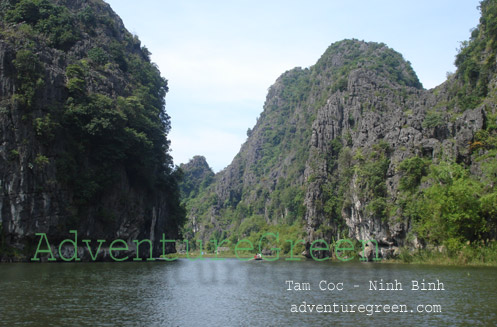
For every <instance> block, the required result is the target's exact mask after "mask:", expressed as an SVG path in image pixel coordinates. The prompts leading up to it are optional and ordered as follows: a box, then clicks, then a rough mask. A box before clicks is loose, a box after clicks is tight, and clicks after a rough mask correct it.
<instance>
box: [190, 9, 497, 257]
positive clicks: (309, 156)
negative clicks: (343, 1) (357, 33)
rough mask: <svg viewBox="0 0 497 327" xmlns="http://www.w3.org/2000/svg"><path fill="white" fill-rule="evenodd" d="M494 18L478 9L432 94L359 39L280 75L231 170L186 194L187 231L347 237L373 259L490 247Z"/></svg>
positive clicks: (396, 58) (395, 60) (393, 58)
mask: <svg viewBox="0 0 497 327" xmlns="http://www.w3.org/2000/svg"><path fill="white" fill-rule="evenodd" d="M496 9H497V5H496V2H495V1H483V2H482V4H481V10H482V18H481V21H480V25H479V26H478V28H476V29H475V30H474V31H473V33H472V36H471V40H470V41H468V42H466V43H463V48H462V49H461V51H460V53H459V54H458V56H457V58H456V65H457V66H458V70H457V72H456V73H455V74H453V75H451V76H449V77H448V79H447V81H446V82H445V83H443V84H442V85H440V86H438V87H436V88H434V89H432V90H426V89H424V88H423V87H422V85H421V84H420V82H419V80H418V78H417V76H416V74H415V73H414V71H413V70H412V68H411V65H410V64H409V62H407V61H405V60H404V59H403V57H402V55H400V54H399V53H397V52H395V51H394V50H392V49H390V48H388V47H387V46H386V45H384V44H381V43H373V42H363V41H358V40H344V41H341V42H337V43H334V44H332V45H331V46H330V47H329V48H328V49H327V50H326V52H325V53H324V54H323V56H322V57H321V58H320V59H319V60H318V61H317V63H316V64H315V65H313V66H311V67H309V68H305V69H302V68H295V69H292V70H290V71H287V72H285V73H284V74H282V75H281V76H280V77H279V78H278V79H277V81H276V82H275V83H274V84H273V85H272V86H271V87H270V88H269V91H268V95H267V98H266V102H265V104H264V110H263V112H262V113H261V115H260V117H259V118H258V120H257V123H256V125H255V126H254V127H253V128H252V129H250V130H249V133H248V139H247V141H246V142H245V143H244V144H243V145H242V147H241V150H240V152H239V153H238V154H237V155H236V156H235V158H234V159H233V161H232V163H231V164H230V165H229V166H228V167H227V168H225V169H224V170H223V171H221V172H219V173H218V174H217V175H216V176H215V177H214V180H213V181H212V183H211V184H210V185H209V186H208V187H206V188H205V189H204V190H203V191H202V192H200V193H199V194H198V195H197V196H196V197H193V198H190V199H187V207H188V223H187V225H186V230H187V231H188V232H189V233H191V234H192V235H193V238H197V239H199V238H200V239H203V240H204V242H207V241H208V240H209V239H210V238H212V237H214V238H220V237H221V238H229V240H230V241H233V242H234V241H236V240H238V239H241V238H247V237H253V235H259V236H260V235H261V234H262V233H263V232H265V231H266V232H267V231H271V230H273V231H274V230H278V228H279V227H281V226H294V227H296V228H297V229H298V230H301V231H302V232H303V234H304V237H305V241H306V242H305V243H306V245H305V249H304V250H305V253H306V254H309V247H310V244H311V243H312V242H313V241H314V240H317V239H324V240H326V241H327V242H329V243H333V242H334V241H336V240H338V239H340V238H344V237H348V238H352V239H355V240H368V239H373V240H376V241H377V242H378V243H379V245H380V251H381V255H382V256H383V257H390V256H395V255H397V254H398V251H399V248H401V247H406V248H411V249H413V248H422V247H426V246H443V247H447V248H449V249H457V248H458V246H460V245H461V244H463V243H464V244H466V242H468V244H469V243H470V242H477V241H481V242H488V240H489V239H490V240H491V239H494V238H495V237H496V236H497V230H496V218H495V215H494V214H495V212H497V211H495V209H496V204H495V203H496V201H495V200H497V197H496V195H497V193H496V189H495V182H496V180H497V179H496V178H497V175H496V171H495V168H492V167H496V166H497V157H496V155H497V154H496V146H497V143H496V136H495V135H496V117H497V116H496V113H497V111H496V108H497V105H496V97H495V94H496V92H495V91H496V85H497V78H496V75H495V72H496V56H495V53H496V40H495V38H496V30H495V26H496V24H495V13H496ZM426 60H429V58H427V59H426ZM192 226H193V228H192ZM297 234H298V233H297ZM297 234H295V235H297ZM251 235H252V236H251ZM253 238H254V239H257V238H256V237H253Z"/></svg>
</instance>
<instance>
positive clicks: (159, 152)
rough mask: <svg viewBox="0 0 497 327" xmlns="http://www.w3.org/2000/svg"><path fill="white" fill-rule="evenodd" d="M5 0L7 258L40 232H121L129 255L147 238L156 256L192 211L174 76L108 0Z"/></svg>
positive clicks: (1, 41)
mask: <svg viewBox="0 0 497 327" xmlns="http://www.w3.org/2000/svg"><path fill="white" fill-rule="evenodd" d="M0 3H1V8H2V13H1V14H0V15H1V16H0V18H1V20H0V90H1V93H0V130H1V133H0V135H1V136H0V137H1V141H0V150H1V151H0V192H1V194H0V195H1V198H0V199H1V200H0V213H1V218H0V223H1V235H2V244H1V249H2V253H1V254H2V257H3V258H4V260H12V259H14V260H22V259H25V258H29V257H32V256H33V254H34V249H35V248H36V244H37V243H38V240H39V237H38V236H36V235H35V233H46V234H47V237H48V239H49V240H50V243H52V244H54V245H58V242H60V241H61V240H63V239H66V238H72V235H71V234H69V230H77V231H78V237H79V239H82V238H85V239H90V240H97V239H104V240H108V241H109V242H110V241H112V240H113V239H116V238H119V239H123V240H125V241H127V242H128V243H129V245H130V251H129V252H128V253H124V252H123V253H122V255H123V256H125V255H129V256H133V253H134V251H135V250H134V243H132V240H141V239H150V240H152V242H153V244H154V255H159V254H160V253H162V246H161V244H160V243H159V242H158V240H159V239H160V238H161V236H162V233H164V234H165V235H166V238H175V237H176V236H177V235H178V225H179V224H181V221H182V217H183V215H184V213H183V211H182V209H181V208H180V206H179V189H178V188H177V177H176V173H175V172H174V171H173V168H172V159H171V157H170V156H169V155H168V147H169V141H168V140H167V139H166V137H165V135H166V134H167V133H168V131H169V117H168V116H167V114H166V113H165V110H164V96H165V94H166V92H167V81H166V80H165V79H164V78H162V77H161V76H160V73H159V71H158V70H157V68H156V67H155V65H154V64H152V63H150V59H149V52H148V51H147V49H146V48H145V47H142V46H141V44H140V41H139V40H138V39H137V38H136V37H135V36H133V35H131V34H130V33H129V32H128V31H127V30H126V29H125V28H124V25H123V23H122V21H121V20H120V18H119V17H118V16H117V15H116V14H115V13H114V12H113V11H112V9H111V8H110V7H109V6H108V5H107V4H106V3H104V2H103V1H100V0H81V1H19V2H17V1H0ZM109 242H108V243H109ZM108 243H107V244H108ZM95 244H96V243H95ZM105 246H106V245H104V246H103V247H105ZM143 248H144V249H143V250H144V251H143V252H144V255H143V257H146V256H148V249H145V246H144V247H143ZM173 250H174V249H173V248H169V249H168V251H173ZM54 253H55V254H57V253H58V251H57V250H55V251H54ZM81 255H82V256H83V259H88V253H87V252H86V253H82V254H81ZM99 259H106V258H105V257H99Z"/></svg>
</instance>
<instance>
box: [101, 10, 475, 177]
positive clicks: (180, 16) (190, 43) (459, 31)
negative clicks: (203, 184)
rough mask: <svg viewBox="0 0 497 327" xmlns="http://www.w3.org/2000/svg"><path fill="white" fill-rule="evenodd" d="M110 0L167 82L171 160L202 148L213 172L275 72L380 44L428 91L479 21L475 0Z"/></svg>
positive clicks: (248, 123) (252, 118)
mask: <svg viewBox="0 0 497 327" xmlns="http://www.w3.org/2000/svg"><path fill="white" fill-rule="evenodd" d="M106 2H107V3H109V4H110V5H111V6H112V8H113V9H114V11H115V12H116V13H117V14H118V15H119V16H121V18H122V19H123V21H124V24H125V25H126V28H127V29H128V30H129V31H130V32H132V33H133V34H136V35H138V37H139V38H140V40H141V41H142V44H143V45H145V46H146V47H147V48H148V49H149V50H150V51H151V52H152V61H154V62H155V63H156V64H157V65H158V66H159V68H160V70H161V73H162V75H163V76H164V77H165V78H167V79H168V81H169V93H168V94H167V96H166V111H167V112H168V114H169V115H170V116H171V123H172V130H171V132H170V134H169V138H170V140H171V147H172V156H173V158H174V162H175V164H177V165H179V164H180V163H184V162H187V161H188V160H189V159H190V158H192V157H193V156H194V155H197V154H199V155H204V156H205V157H206V158H207V161H208V162H209V164H210V165H211V167H212V168H213V169H214V170H215V171H216V172H217V171H219V170H221V169H223V168H224V167H226V166H227V165H228V164H229V163H230V162H231V160H232V159H233V157H234V156H235V154H236V153H237V152H238V150H239V149H240V145H241V144H242V143H243V142H244V141H245V139H246V131H247V129H248V128H249V127H250V128H252V127H253V125H254V124H255V122H256V118H257V116H259V114H260V113H261V112H262V109H263V104H264V101H265V98H266V93H267V89H268V88H269V86H271V84H273V83H274V81H275V80H276V78H277V77H278V76H279V75H281V74H282V73H283V72H285V71H286V70H289V69H292V68H294V67H297V66H300V67H309V66H312V65H313V64H314V63H315V62H316V61H317V60H318V59H319V57H320V56H321V55H322V54H323V52H324V51H325V50H326V48H327V47H328V46H329V45H330V44H332V43H333V42H336V41H340V40H342V39H346V38H356V39H359V40H366V41H376V42H384V43H386V44H387V45H388V46H389V47H391V48H393V49H395V50H396V51H398V52H400V53H402V54H403V56H404V58H405V59H406V60H409V61H410V62H411V63H412V66H413V68H414V70H415V71H416V73H417V74H418V77H419V79H420V80H421V82H422V83H423V86H424V87H425V88H428V89H429V88H432V87H435V86H437V85H439V84H440V83H442V82H443V81H444V80H445V78H446V73H447V72H449V71H450V72H453V71H455V67H454V65H453V62H454V56H455V55H456V53H457V49H458V48H459V44H460V41H464V40H467V39H468V38H469V35H470V29H471V28H473V27H475V26H476V25H477V24H478V19H479V12H478V10H477V6H478V3H479V1H477V0H430V1H426V0H417V1H416V0H406V1H399V0H395V1H392V0H377V1H371V0H323V1H312V0H311V1H302V0H299V1H292V0H285V1H280V0H273V1H271V0H266V1H262V0H253V1H246V0H238V1H237V0H231V1H216V0H211V1H206V0H189V1H178V0H144V1H136V0H106Z"/></svg>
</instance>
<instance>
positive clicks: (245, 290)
mask: <svg viewBox="0 0 497 327" xmlns="http://www.w3.org/2000/svg"><path fill="white" fill-rule="evenodd" d="M423 279H424V283H425V284H424V286H425V288H429V287H431V288H436V290H426V291H422V290H413V281H415V282H414V289H416V283H418V284H417V286H418V287H419V288H421V287H422V286H423V284H422V282H423ZM291 281H292V282H293V283H292V282H291ZM382 283H383V284H382ZM387 283H391V284H387ZM428 283H435V284H428ZM382 285H383V288H390V289H391V288H394V290H380V288H381V286H382ZM328 287H329V288H330V289H332V290H328ZM375 287H376V290H375V289H374V288H375ZM289 288H290V289H291V290H289ZM298 288H300V289H301V290H300V291H299V290H296V289H298ZM322 288H323V289H325V290H321V289H322ZM338 289H340V290H338ZM401 289H402V290H401ZM442 289H443V290H442ZM319 305H321V306H319ZM361 305H362V306H361ZM292 309H293V311H297V312H292ZM311 309H312V312H311ZM347 311H348V312H347ZM421 311H422V312H421ZM426 311H428V312H426ZM496 324H497V269H496V268H486V267H442V266H428V265H402V264H383V263H380V264H378V263H376V264H374V263H359V262H357V263H335V262H333V263H331V262H315V261H311V260H308V261H300V262H289V261H284V260H279V261H276V262H267V261H251V262H242V261H239V260H237V259H226V260H219V261H217V260H212V259H205V260H197V261H191V260H188V259H181V260H177V261H174V262H126V263H61V264H57V263H56V264H53V263H49V264H1V265H0V326H331V325H337V326H348V325H350V326H368V325H382V326H397V325H405V326H478V325H483V326H495V325H496Z"/></svg>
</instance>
